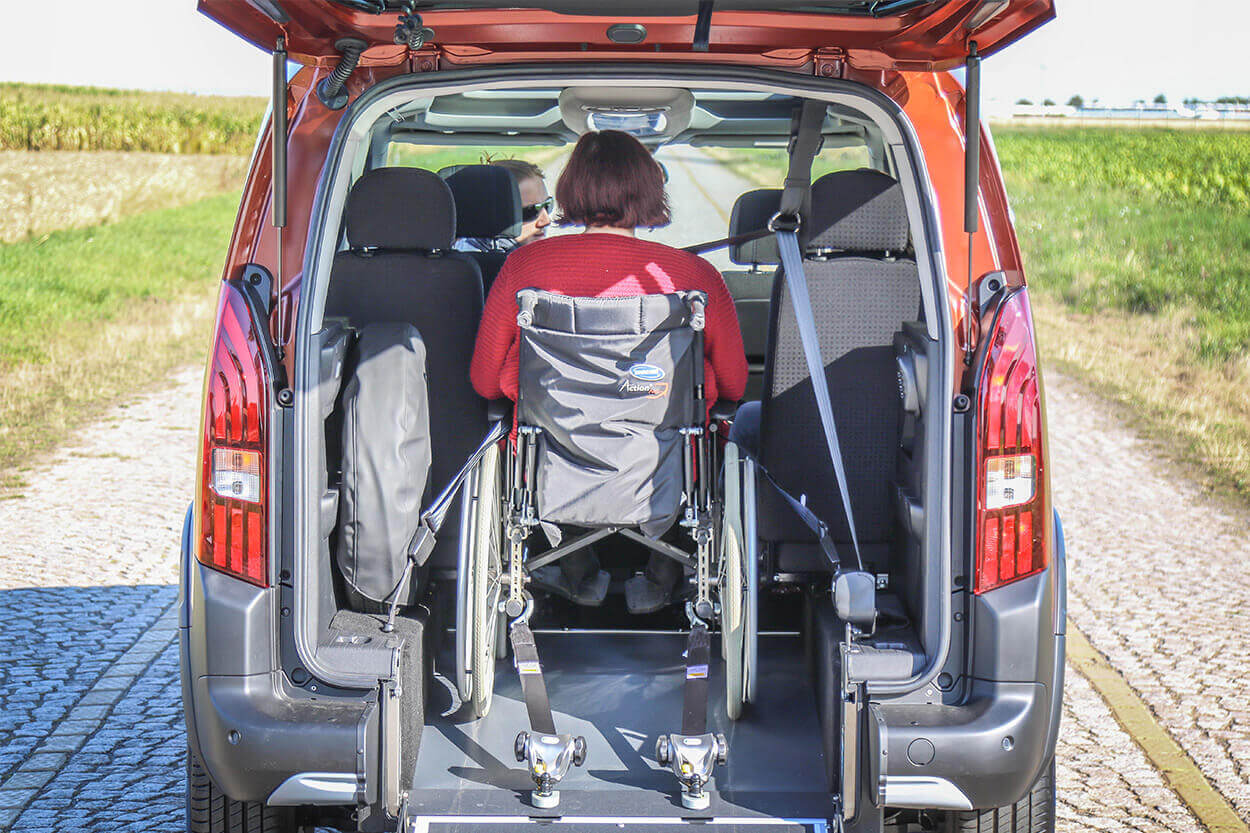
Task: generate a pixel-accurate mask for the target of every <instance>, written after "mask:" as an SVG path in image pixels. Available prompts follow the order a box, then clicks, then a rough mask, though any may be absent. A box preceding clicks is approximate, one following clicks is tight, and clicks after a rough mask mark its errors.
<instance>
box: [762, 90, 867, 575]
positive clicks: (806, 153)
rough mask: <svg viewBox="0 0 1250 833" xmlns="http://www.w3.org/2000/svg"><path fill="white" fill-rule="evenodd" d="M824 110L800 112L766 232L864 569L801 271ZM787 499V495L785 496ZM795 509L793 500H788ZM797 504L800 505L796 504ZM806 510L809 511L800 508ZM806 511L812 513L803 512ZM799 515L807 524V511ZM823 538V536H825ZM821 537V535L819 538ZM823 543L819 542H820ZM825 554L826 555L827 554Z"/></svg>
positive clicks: (808, 105)
mask: <svg viewBox="0 0 1250 833" xmlns="http://www.w3.org/2000/svg"><path fill="white" fill-rule="evenodd" d="M827 109H828V105H827V104H825V102H823V101H813V100H811V99H807V100H805V101H804V102H803V107H802V110H801V111H800V112H799V122H798V129H797V130H796V132H795V134H794V139H793V141H792V142H791V145H790V167H789V169H788V170H787V172H786V181H785V186H784V187H783V188H782V191H781V203H780V207H779V208H778V210H777V214H776V216H774V217H773V219H772V220H771V221H770V222H769V227H770V228H771V229H772V230H773V231H774V232H775V233H776V235H777V249H778V251H779V253H780V255H781V271H782V273H783V274H784V275H785V281H786V288H787V290H788V291H789V293H790V301H791V305H792V306H793V307H794V319H795V323H796V325H797V326H798V329H799V341H800V342H801V343H802V345H803V356H804V358H805V359H806V360H807V371H808V374H809V375H810V376H811V379H812V393H813V395H814V396H815V397H816V410H817V412H818V413H819V414H820V424H821V427H822V428H823V429H824V434H825V445H826V446H827V447H828V448H829V457H830V460H831V461H832V462H833V471H834V474H835V475H836V477H837V480H838V492H839V493H840V495H841V497H842V509H843V511H844V512H845V513H846V523H847V526H849V527H850V529H851V544H852V546H854V548H855V561H856V563H857V564H858V565H859V569H861V570H862V569H863V567H864V557H863V553H862V552H861V551H860V548H859V535H858V534H857V533H856V531H855V515H854V513H853V512H852V511H851V495H850V490H849V489H848V488H847V482H846V466H845V465H844V463H843V460H842V449H841V448H840V447H839V445H838V429H837V426H836V425H835V423H834V419H833V404H832V402H831V401H830V399H829V382H828V380H827V379H826V377H825V363H824V360H823V359H822V358H821V355H820V336H819V335H818V333H817V331H816V317H815V316H814V315H813V314H812V299H811V295H810V293H809V292H808V288H807V275H806V273H805V272H804V271H803V250H802V247H801V245H800V243H799V230H800V229H801V228H802V218H803V217H805V216H810V213H811V212H810V210H809V209H810V207H811V205H810V204H811V185H812V160H813V159H815V157H816V153H817V152H818V151H819V150H820V144H821V138H822V137H821V130H822V128H823V126H824V122H825V113H826V111H827ZM786 497H787V499H789V495H786ZM791 503H792V504H793V503H794V501H792V500H791ZM800 505H801V504H800ZM803 509H804V510H807V507H805V506H804V507H803ZM807 511H808V512H810V510H807ZM799 516H800V517H801V518H804V521H805V522H807V521H806V518H805V517H804V516H805V512H800V513H799ZM826 534H827V533H826ZM818 537H819V533H818ZM822 540H823V538H822ZM826 554H828V552H827V551H826Z"/></svg>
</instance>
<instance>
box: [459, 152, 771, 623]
mask: <svg viewBox="0 0 1250 833" xmlns="http://www.w3.org/2000/svg"><path fill="white" fill-rule="evenodd" d="M556 201H557V202H558V203H559V205H560V214H559V216H558V217H557V218H556V222H557V223H558V224H559V225H563V226H584V227H585V232H583V233H582V234H576V235H564V236H560V237H551V238H548V239H546V240H539V241H537V242H535V243H532V244H530V245H528V246H525V247H523V248H520V249H517V250H516V251H515V252H513V253H512V254H511V255H509V256H508V259H507V260H506V261H505V262H504V265H503V268H502V269H501V270H500V271H499V275H498V277H497V278H496V279H495V283H494V285H493V286H492V287H491V291H490V295H489V296H488V297H487V298H486V307H485V309H484V310H483V313H482V324H481V327H480V328H479V329H478V333H477V345H476V348H475V350H474V353H473V364H472V366H471V368H470V375H471V377H472V380H473V387H474V388H475V389H476V390H477V392H478V393H479V394H481V395H482V396H484V397H485V398H487V399H499V398H501V397H505V396H506V397H508V398H509V399H512V400H513V401H515V400H516V396H517V368H518V366H519V360H518V353H517V351H518V347H519V343H520V331H519V329H518V328H517V321H516V319H517V312H518V309H517V303H516V293H517V291H518V290H521V289H526V288H531V287H532V288H536V289H545V290H548V291H550V292H557V293H560V294H561V295H572V296H578V297H615V298H619V297H625V296H631V295H651V294H657V293H668V292H676V291H681V290H701V291H702V292H704V293H706V294H707V297H708V306H707V327H706V329H705V330H704V335H703V347H704V356H705V374H704V376H705V380H706V381H705V385H706V393H707V401H708V402H709V403H712V402H715V401H716V400H717V399H729V400H737V399H741V398H742V394H743V392H744V391H745V390H746V382H747V360H746V355H745V354H744V352H743V349H742V333H741V330H740V329H739V328H738V315H737V313H736V312H735V310H734V304H733V298H732V297H731V296H730V294H729V289H728V288H727V287H726V286H725V281H724V279H723V278H722V277H721V274H720V272H719V271H717V269H716V267H714V266H713V265H712V264H710V263H708V262H707V261H706V260H704V259H703V258H701V257H698V256H696V255H692V254H689V253H687V252H683V251H681V250H680V249H674V248H672V247H671V246H665V245H663V244H662V243H654V242H651V241H648V240H639V239H638V238H637V236H636V235H635V232H636V230H637V229H638V227H640V226H641V227H656V226H664V225H668V223H669V222H670V216H669V209H668V200H667V197H666V196H665V194H664V174H663V172H662V171H661V169H660V165H659V163H658V162H656V161H655V159H654V158H653V157H652V156H651V153H650V152H649V151H648V150H647V149H646V148H645V147H644V146H643V145H642V143H641V142H639V141H638V140H637V139H635V138H634V137H633V136H630V135H629V134H628V133H622V132H620V131H616V130H604V131H601V132H591V133H587V134H585V135H584V136H582V137H581V139H580V140H579V141H578V142H577V146H576V147H574V149H573V153H572V155H571V156H570V157H569V161H568V164H567V165H566V166H565V168H564V172H563V173H561V174H560V179H559V181H558V182H557V183H556ZM538 573H539V574H542V575H538V574H536V575H535V581H536V582H541V583H542V584H543V585H546V586H548V587H549V589H552V590H554V591H556V592H558V593H561V594H562V595H564V596H566V597H568V598H571V599H573V600H574V601H576V602H578V603H580V604H590V605H597V604H601V603H602V602H603V598H604V596H605V595H606V594H607V590H608V583H609V576H608V574H607V573H606V572H605V571H603V570H600V569H599V563H598V559H597V558H596V557H595V555H594V553H593V551H590V550H583V551H582V553H581V554H574V555H572V556H566V557H565V558H563V559H561V560H560V562H559V568H558V569H557V568H555V567H554V565H553V566H552V567H551V568H544V570H539V571H538ZM680 577H681V568H680V566H679V565H678V564H676V562H674V561H672V560H671V559H668V558H665V557H663V556H659V555H653V556H652V557H651V559H650V562H649V563H648V565H647V570H646V572H645V573H643V574H642V575H639V576H635V577H634V578H632V579H630V580H629V581H628V582H627V583H626V586H625V598H626V602H627V604H628V606H629V609H630V611H631V612H633V613H650V612H653V611H655V610H658V609H660V608H661V607H663V606H664V605H665V604H667V603H668V600H669V597H670V596H671V593H672V589H673V587H674V586H675V585H676V583H677V580H678V579H679V578H680Z"/></svg>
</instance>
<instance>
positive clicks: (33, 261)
mask: <svg viewBox="0 0 1250 833" xmlns="http://www.w3.org/2000/svg"><path fill="white" fill-rule="evenodd" d="M237 207H238V194H223V195H220V196H217V197H212V198H209V199H206V200H202V201H200V202H197V203H192V204H191V205H187V206H183V207H181V208H173V209H165V210H160V211H152V212H149V213H147V214H140V215H138V216H136V217H132V218H130V219H127V220H123V221H121V222H119V223H116V224H113V225H105V226H97V227H94V228H86V229H75V230H72V231H63V232H57V233H55V234H53V235H51V236H50V237H49V238H48V239H47V240H46V241H44V242H43V243H37V242H22V243H15V244H12V245H9V246H3V247H0V367H5V366H8V365H11V364H12V363H14V362H18V361H42V360H44V359H46V357H47V345H46V339H47V337H48V336H49V334H52V333H55V332H56V331H57V330H58V329H61V328H64V327H87V326H97V325H98V324H99V323H100V322H102V321H107V320H109V319H112V318H115V317H117V316H118V315H124V314H125V313H126V312H127V310H128V309H129V308H130V306H131V305H132V304H133V303H135V302H137V301H146V300H151V299H159V298H175V297H178V296H179V295H180V294H182V292H183V290H184V289H185V288H186V286H187V284H190V283H202V282H203V281H204V280H206V279H212V278H216V277H219V275H220V269H221V263H222V260H223V257H224V255H225V251H226V245H227V243H228V242H229V233H230V225H231V220H232V218H233V216H234V212H235V210H236V208H237Z"/></svg>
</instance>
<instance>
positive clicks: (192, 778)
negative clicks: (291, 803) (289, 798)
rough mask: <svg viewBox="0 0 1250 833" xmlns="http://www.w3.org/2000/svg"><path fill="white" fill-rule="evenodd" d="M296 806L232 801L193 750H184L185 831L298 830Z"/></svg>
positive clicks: (267, 832)
mask: <svg viewBox="0 0 1250 833" xmlns="http://www.w3.org/2000/svg"><path fill="white" fill-rule="evenodd" d="M302 829H303V828H302V827H301V826H300V825H298V824H296V822H295V808H293V807H270V806H268V805H266V804H264V803H263V802H260V801H235V800H234V799H233V798H230V797H229V796H228V795H226V794H225V793H223V792H222V791H221V790H220V789H219V788H218V787H217V785H216V784H214V783H213V779H211V778H209V776H208V772H207V771H205V769H204V765H203V764H202V763H201V762H200V759H199V758H197V757H196V755H195V753H194V752H192V751H191V750H187V831H188V833H299V831H300V830H302Z"/></svg>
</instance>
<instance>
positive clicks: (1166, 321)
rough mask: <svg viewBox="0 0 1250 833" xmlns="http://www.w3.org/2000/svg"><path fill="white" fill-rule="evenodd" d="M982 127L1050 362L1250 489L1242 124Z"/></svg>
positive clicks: (1249, 155)
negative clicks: (997, 162) (1007, 201)
mask: <svg viewBox="0 0 1250 833" xmlns="http://www.w3.org/2000/svg"><path fill="white" fill-rule="evenodd" d="M994 136H995V142H996V144H997V147H998V151H999V155H1000V158H1001V163H1002V167H1003V171H1004V175H1005V177H1006V179H1007V189H1008V193H1009V194H1010V195H1011V201H1012V206H1013V208H1014V209H1015V212H1016V231H1017V233H1018V235H1019V238H1020V246H1021V249H1022V251H1023V254H1024V259H1025V269H1026V271H1027V273H1028V276H1029V284H1030V286H1031V287H1032V288H1033V291H1034V296H1035V298H1036V299H1037V302H1036V304H1035V309H1036V312H1037V317H1038V324H1039V328H1040V330H1041V334H1040V339H1041V341H1042V345H1041V346H1042V349H1043V350H1044V351H1045V352H1046V354H1047V356H1048V359H1049V360H1050V361H1051V362H1052V363H1053V364H1057V365H1058V367H1059V368H1061V369H1063V370H1066V371H1068V372H1070V373H1073V374H1074V375H1076V376H1078V377H1080V378H1082V379H1084V380H1086V381H1087V382H1089V383H1090V384H1091V385H1092V386H1093V387H1094V388H1095V389H1097V390H1098V391H1099V392H1100V393H1102V394H1103V395H1105V396H1107V397H1109V398H1110V399H1112V400H1114V401H1116V402H1119V403H1120V404H1122V405H1123V406H1124V407H1125V409H1126V411H1127V412H1128V413H1129V414H1130V415H1131V416H1132V417H1133V418H1134V419H1135V421H1136V422H1137V423H1138V425H1139V426H1140V427H1142V428H1144V429H1145V430H1146V431H1147V432H1148V433H1149V434H1151V435H1153V436H1155V437H1156V438H1157V439H1159V440H1160V441H1161V442H1162V443H1163V444H1164V446H1165V447H1166V448H1167V449H1168V450H1170V451H1171V452H1173V453H1174V454H1175V456H1177V457H1178V458H1181V459H1184V460H1187V461H1190V462H1193V463H1196V464H1198V466H1199V467H1200V468H1201V470H1202V471H1203V472H1204V473H1205V474H1206V475H1207V478H1208V482H1209V484H1210V485H1211V486H1213V487H1215V488H1217V489H1221V490H1224V489H1230V490H1232V491H1235V492H1237V493H1240V494H1241V495H1242V496H1243V497H1246V496H1250V133H1247V132H1244V131H1238V132H1231V131H1230V132H1224V131H1214V130H1210V131H1172V130H1160V129H1153V130H1126V129H1082V130H1074V129H1067V130H1038V129H1024V130H1021V129H1003V128H999V129H997V130H996V131H995V134H994Z"/></svg>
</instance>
